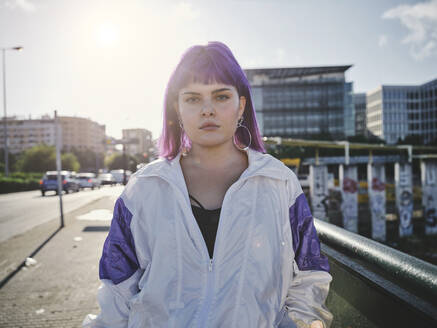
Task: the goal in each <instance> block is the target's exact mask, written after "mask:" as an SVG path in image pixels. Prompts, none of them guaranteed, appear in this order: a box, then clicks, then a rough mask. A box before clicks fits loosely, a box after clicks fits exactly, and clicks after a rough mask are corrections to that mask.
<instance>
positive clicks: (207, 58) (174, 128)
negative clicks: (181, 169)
mask: <svg viewBox="0 0 437 328" xmlns="http://www.w3.org/2000/svg"><path fill="white" fill-rule="evenodd" d="M215 82H216V83H223V84H227V85H232V86H234V87H235V88H236V89H237V92H238V95H239V97H241V96H244V97H246V107H245V109H244V113H243V124H244V125H245V126H246V127H247V128H248V129H249V131H250V134H251V135H252V142H251V145H250V148H252V149H254V150H257V151H259V152H263V153H264V152H265V149H264V144H263V142H262V138H261V135H260V133H259V129H258V124H257V122H256V117H255V109H254V107H253V103H252V96H251V91H250V85H249V81H248V80H247V77H246V75H245V74H244V72H243V70H242V69H241V67H240V65H239V64H238V62H237V60H236V59H235V57H234V55H233V54H232V52H231V50H230V49H229V48H228V47H227V46H226V45H225V44H223V43H221V42H208V44H207V45H204V46H203V45H196V46H192V47H190V48H189V49H188V50H187V51H186V52H185V53H184V54H183V55H182V58H181V60H180V62H179V64H178V65H177V66H176V69H175V70H174V72H173V74H172V75H171V77H170V80H169V82H168V84H167V89H166V91H165V97H164V119H163V127H162V132H161V136H160V138H159V141H158V147H159V155H160V156H161V157H164V158H166V159H169V160H170V159H172V158H174V157H175V156H176V155H177V154H178V153H179V152H180V151H181V150H182V148H190V147H191V142H190V140H189V138H188V136H187V135H186V133H185V132H182V130H181V128H180V126H179V121H178V117H177V114H176V111H175V109H174V107H173V104H174V103H175V102H176V101H177V99H178V92H179V90H180V89H181V88H183V87H185V86H187V85H188V84H190V83H204V84H209V83H215ZM243 130H244V131H243ZM235 139H236V142H237V143H238V144H243V145H247V144H248V143H249V136H248V134H247V131H246V130H245V129H237V131H236V133H235Z"/></svg>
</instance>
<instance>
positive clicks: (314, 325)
mask: <svg viewBox="0 0 437 328" xmlns="http://www.w3.org/2000/svg"><path fill="white" fill-rule="evenodd" d="M310 328H324V326H323V323H322V322H321V321H320V320H315V321H313V322H311V325H310Z"/></svg>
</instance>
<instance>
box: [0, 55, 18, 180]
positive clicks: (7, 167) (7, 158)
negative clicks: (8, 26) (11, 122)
mask: <svg viewBox="0 0 437 328" xmlns="http://www.w3.org/2000/svg"><path fill="white" fill-rule="evenodd" d="M0 50H1V51H2V57H3V112H4V117H3V125H4V126H3V130H4V136H5V147H4V154H5V156H4V157H5V176H8V175H9V151H8V120H7V111H6V51H7V50H16V51H21V50H23V47H12V48H0Z"/></svg>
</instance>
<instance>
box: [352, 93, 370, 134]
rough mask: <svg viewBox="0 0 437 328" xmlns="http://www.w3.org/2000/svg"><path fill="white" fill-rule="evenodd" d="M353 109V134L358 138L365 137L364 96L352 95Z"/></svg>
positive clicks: (365, 101) (365, 102) (359, 94)
mask: <svg viewBox="0 0 437 328" xmlns="http://www.w3.org/2000/svg"><path fill="white" fill-rule="evenodd" d="M353 101H354V108H355V134H356V135H358V136H365V135H366V126H367V125H366V104H367V100H366V94H365V93H354V94H353Z"/></svg>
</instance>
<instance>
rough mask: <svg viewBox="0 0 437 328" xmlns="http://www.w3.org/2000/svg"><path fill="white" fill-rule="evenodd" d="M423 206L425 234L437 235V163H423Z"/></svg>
mask: <svg viewBox="0 0 437 328" xmlns="http://www.w3.org/2000/svg"><path fill="white" fill-rule="evenodd" d="M421 178H422V206H423V217H424V218H425V234H427V235H434V234H437V162H436V161H435V160H426V159H424V160H422V161H421Z"/></svg>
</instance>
